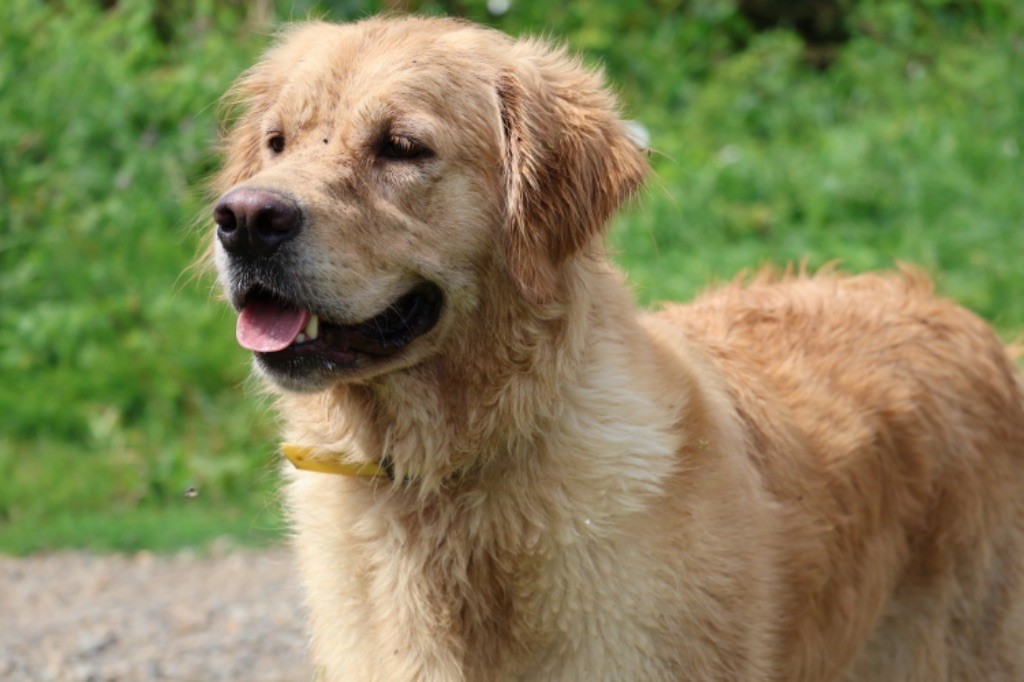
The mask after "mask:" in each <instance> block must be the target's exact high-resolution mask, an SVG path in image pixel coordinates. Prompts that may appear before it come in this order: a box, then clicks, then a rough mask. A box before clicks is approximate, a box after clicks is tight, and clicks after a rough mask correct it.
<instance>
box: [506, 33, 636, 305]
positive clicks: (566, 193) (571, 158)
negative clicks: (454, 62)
mask: <svg viewBox="0 0 1024 682" xmlns="http://www.w3.org/2000/svg"><path fill="white" fill-rule="evenodd" d="M516 48H518V49H520V50H523V51H524V52H526V53H527V56H526V57H524V58H522V59H515V60H513V61H512V63H513V64H514V65H515V66H514V67H512V68H509V69H508V70H507V71H506V72H505V73H504V74H502V76H501V78H500V81H499V83H498V96H499V100H500V106H501V119H502V127H503V132H504V145H505V155H504V157H505V158H504V173H505V194H506V199H505V208H506V216H505V232H504V236H503V238H504V250H505V255H506V262H507V263H508V267H509V271H510V273H511V275H512V277H513V279H514V280H515V282H516V284H517V286H518V287H519V289H520V291H521V292H522V293H523V295H524V296H525V297H526V298H527V299H528V300H530V301H532V302H534V303H543V302H545V301H550V300H552V299H554V298H556V297H557V295H558V292H559V289H560V286H561V282H560V279H561V270H562V268H561V267H560V266H561V265H562V264H563V263H564V262H565V261H566V259H567V258H569V257H570V256H572V255H573V254H575V253H576V252H578V251H579V250H580V249H581V248H582V247H583V246H584V245H585V244H586V243H587V242H589V241H590V240H591V239H594V238H595V237H597V236H598V235H600V234H601V233H602V231H603V228H604V225H605V224H606V223H607V222H608V219H609V218H611V216H612V214H613V213H614V212H615V210H616V209H617V208H618V207H619V205H620V204H622V202H623V201H625V200H626V199H627V198H628V197H629V196H630V195H632V194H633V192H635V191H636V190H637V189H638V188H639V187H640V186H641V185H642V184H643V180H644V177H645V176H646V174H647V168H648V166H647V160H646V158H645V155H644V153H643V150H641V149H640V148H639V146H638V145H637V144H636V143H635V142H634V141H633V140H632V139H631V138H630V136H629V134H628V133H627V132H626V129H625V127H624V126H623V124H622V122H621V121H620V120H619V118H618V116H617V115H616V106H615V99H614V97H613V96H612V95H611V94H610V93H609V92H608V91H607V90H605V88H604V87H603V84H602V78H601V75H600V74H598V73H594V72H592V71H589V70H587V69H586V68H584V67H583V65H582V64H581V63H580V62H579V60H577V59H573V58H571V57H569V56H568V55H567V54H566V52H565V51H564V50H551V49H549V48H546V47H544V46H543V45H541V44H539V43H534V42H525V43H519V44H517V45H516V46H515V48H513V49H516Z"/></svg>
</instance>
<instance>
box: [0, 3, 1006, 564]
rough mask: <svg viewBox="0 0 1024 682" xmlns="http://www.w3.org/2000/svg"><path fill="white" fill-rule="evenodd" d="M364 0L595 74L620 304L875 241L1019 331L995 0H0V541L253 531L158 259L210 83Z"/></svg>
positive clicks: (225, 318)
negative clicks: (536, 42)
mask: <svg viewBox="0 0 1024 682" xmlns="http://www.w3.org/2000/svg"><path fill="white" fill-rule="evenodd" d="M382 9H383V10H390V11H415V12H422V13H428V14H448V15H458V16H465V17H468V18H471V19H473V20H476V21H480V22H484V23H487V24H490V25H492V26H496V27H498V28H501V29H503V30H505V31H508V32H510V33H513V34H521V33H531V34H541V35H545V36H549V37H551V38H554V39H557V40H560V41H565V42H566V43H568V44H569V45H570V46H572V48H573V49H575V50H577V51H579V52H581V53H582V54H583V55H585V58H586V60H587V62H588V63H590V64H592V65H594V66H601V67H603V68H604V69H605V71H606V73H607V75H608V78H609V80H610V81H611V83H612V84H613V86H614V88H615V89H616V90H617V91H618V93H619V94H620V96H621V99H622V101H623V106H624V110H625V111H624V115H625V116H626V117H627V118H630V119H633V120H635V121H637V122H639V124H641V125H642V126H643V129H644V130H645V131H646V132H647V134H648V135H649V144H650V147H651V149H652V155H651V162H652V164H653V166H654V169H655V174H654V175H653V176H652V179H651V181H650V183H649V186H648V188H647V190H646V192H645V193H644V195H643V197H642V198H641V199H640V200H639V201H637V202H636V203H635V204H634V205H633V206H632V207H631V208H630V209H629V210H628V211H626V212H625V213H623V214H622V215H620V216H619V217H618V218H617V219H616V221H615V224H614V228H613V231H612V235H611V242H612V244H613V247H614V249H615V251H616V259H617V261H618V262H619V263H620V264H621V266H622V267H623V268H624V269H625V270H626V271H627V272H628V273H629V275H630V277H631V279H632V281H633V283H634V285H635V288H636V293H637V296H638V298H639V299H640V300H641V301H642V302H643V303H645V304H649V303H652V302H654V301H657V300H660V299H665V298H680V299H685V298H687V297H690V296H692V295H694V293H695V292H697V291H699V290H700V289H701V288H703V287H705V286H706V285H707V284H708V283H710V282H713V281H716V280H719V281H720V280H723V279H731V278H732V277H733V276H734V275H736V274H737V273H738V272H739V271H741V270H743V269H745V268H747V269H749V268H755V267H757V266H758V265H759V264H761V263H764V262H775V263H785V262H792V261H800V260H802V259H807V260H808V261H809V263H810V264H811V265H812V266H817V265H821V264H823V263H826V262H828V261H831V260H833V259H838V260H840V261H841V262H842V263H843V264H844V266H845V267H846V268H847V269H849V270H853V271H860V270H864V269H867V268H877V267H890V266H892V265H893V264H894V262H895V261H896V260H905V261H910V262H913V263H918V264H920V265H922V266H924V268H925V269H927V270H928V271H929V272H930V273H932V275H933V276H934V277H935V279H936V280H937V282H938V284H939V287H940V289H941V290H942V291H943V292H944V293H946V294H948V295H950V296H953V297H954V298H956V299H958V300H959V301H961V302H962V303H964V304H965V305H967V306H969V307H970V308H972V309H973V310H975V311H977V312H978V313H979V314H981V315H982V316H984V317H985V318H986V319H988V320H990V321H991V322H992V323H993V324H995V326H996V327H997V329H998V330H999V331H1000V333H1001V334H1002V335H1003V336H1004V338H1006V339H1008V340H1009V339H1011V338H1013V337H1014V336H1016V335H1018V334H1020V333H1021V332H1022V331H1024V296H1022V293H1024V257H1022V256H1024V230H1022V220H1024V218H1022V216H1024V164H1022V159H1021V152H1022V150H1021V147H1022V145H1024V3H1021V2H1020V1H1019V0H806V1H798V0H630V1H623V0H587V1H568V0H566V1H562V2H551V1H550V0H486V1H485V0H450V1H448V2H441V1H437V2H430V1H428V0H424V1H423V2H419V1H416V0H409V1H406V2H383V3H381V2H374V1H370V0H365V1H363V0H347V1H346V0H339V1H337V2H307V1H305V0H289V1H285V2H277V1H271V0H263V1H261V2H255V3H244V2H240V1H235V0H199V1H198V2H192V1H190V0H189V1H185V0H167V1H163V2H160V1H156V0H151V1H145V0H138V1H118V0H67V1H63V2H62V1H51V2H41V1H38V0H36V1H30V0H6V1H5V2H4V3H3V6H2V8H0V206H2V208H0V553H26V552H31V551H36V550H42V549H55V548H63V547H88V548H92V549H100V550H104V549H121V550H135V549H140V548H145V549H157V550H163V549H173V548H177V547H182V546H190V545H202V544H204V543H207V542H209V541H210V540H211V539H213V538H217V537H223V536H227V537H230V538H233V541H237V542H242V543H257V544H259V543H266V542H268V541H272V540H273V539H274V538H276V537H279V535H280V533H281V522H280V517H279V513H278V510H277V501H276V499H275V497H274V493H273V490H274V484H275V473H274V471H275V466H274V465H275V462H276V455H275V445H276V438H275V428H274V420H273V416H272V414H271V413H270V412H269V410H268V409H267V408H266V406H264V405H262V404H261V399H260V398H259V393H258V390H257V389H256V388H255V387H254V386H253V385H252V384H251V383H249V382H247V380H246V378H245V377H246V376H247V373H248V358H247V355H246V353H245V352H243V351H242V350H240V349H239V348H237V347H236V345H235V342H234V333H233V328H234V316H233V315H232V314H231V313H230V311H229V310H228V309H227V306H226V305H224V304H222V303H220V302H218V300H217V296H216V294H215V292H214V289H213V282H212V279H211V278H208V277H202V276H199V277H196V276H193V274H191V273H190V272H189V271H188V268H189V264H190V262H192V261H193V259H194V258H195V254H196V253H197V251H198V250H199V248H200V244H201V242H202V239H203V237H202V234H201V231H205V230H206V228H207V222H208V219H207V214H208V209H207V208H205V206H206V202H207V201H208V197H206V196H205V192H204V188H203V181H204V178H206V177H207V176H208V175H209V174H210V173H211V172H212V171H213V170H214V169H215V168H216V165H217V159H216V155H215V153H214V151H213V150H214V141H215V139H216V135H217V128H218V120H217V112H218V105H217V102H218V97H219V96H220V94H221V93H222V92H223V91H224V90H225V89H226V88H227V87H228V85H229V84H230V83H231V82H232V80H233V79H234V78H235V77H237V75H238V74H239V73H240V72H241V71H242V70H243V69H244V68H245V67H246V66H248V65H249V64H251V63H252V62H253V60H254V59H255V58H256V57H257V55H258V54H259V53H260V52H261V51H262V50H263V49H264V48H265V47H266V46H267V45H268V44H269V42H270V40H271V37H272V35H273V32H274V27H275V26H276V25H277V24H279V23H280V22H283V21H288V20H297V19H303V18H306V17H311V16H312V17H325V18H329V19H337V20H349V19H356V18H359V17H363V16H367V15H369V14H372V13H375V12H378V11H380V10H382ZM190 488H192V489H193V490H192V491H191V492H188V493H186V491H188V490H189V489H190Z"/></svg>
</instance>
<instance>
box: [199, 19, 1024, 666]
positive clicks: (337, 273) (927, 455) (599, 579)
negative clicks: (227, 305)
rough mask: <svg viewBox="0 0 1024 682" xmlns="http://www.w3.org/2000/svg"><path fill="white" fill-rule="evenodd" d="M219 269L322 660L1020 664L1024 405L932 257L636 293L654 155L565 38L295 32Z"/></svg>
mask: <svg viewBox="0 0 1024 682" xmlns="http://www.w3.org/2000/svg"><path fill="white" fill-rule="evenodd" d="M231 97H232V101H233V102H234V103H235V106H236V109H235V111H236V117H237V121H236V122H235V123H234V124H233V125H232V126H231V127H230V129H229V130H228V131H227V132H226V134H225V140H224V149H225V157H226V158H225V163H224V166H223V169H222V170H221V172H220V174H219V176H218V177H217V179H216V191H217V192H219V193H221V197H220V199H219V200H218V202H217V204H216V207H215V209H214V219H215V222H216V237H215V238H214V240H213V241H214V247H213V251H212V254H213V255H212V257H213V259H214V261H215V263H216V266H217V269H218V271H219V276H220V280H221V282H222V283H223V286H224V288H225V290H226V293H227V297H228V298H229V300H230V301H231V303H232V304H233V305H234V307H235V308H236V309H237V310H238V311H239V316H238V326H237V335H238V340H239V342H240V343H241V345H242V346H244V347H245V348H248V349H250V350H252V351H253V352H254V354H255V366H256V368H257V371H258V372H259V374H261V375H262V376H263V377H265V378H266V379H267V380H268V384H269V385H270V386H271V387H272V390H273V391H274V392H275V393H276V394H277V395H278V406H279V408H280V412H281V414H282V415H283V420H284V427H283V428H284V440H285V442H286V443H287V445H286V446H285V453H286V454H288V455H289V456H290V457H291V458H292V459H293V460H294V462H295V464H296V466H297V467H298V468H295V467H293V466H292V465H290V464H286V465H285V471H286V472H285V476H286V478H287V502H288V510H289V515H290V522H291V524H292V528H293V530H294V542H295V546H296V549H297V553H298V559H299V566H300V572H301V576H302V579H303V581H304V584H305V589H306V594H307V595H308V607H309V612H310V618H311V635H312V655H313V657H314V659H315V662H316V665H317V666H318V671H319V672H318V674H319V676H320V678H321V679H327V680H380V681H382V682H394V681H399V680H428V681H430V680H439V681H440V680H444V681H448V680H485V681H500V680H588V681H592V680H602V681H603V680H641V681H651V680H807V681H814V682H821V681H824V680H867V681H871V682H878V681H879V680H921V681H927V682H939V681H941V680H965V681H967V680H969V681H983V680H984V681H990V682H991V681H995V680H1024V509H1022V506H1024V395H1022V394H1024V390H1022V382H1021V377H1020V373H1019V371H1018V369H1017V368H1016V367H1015V365H1014V364H1013V362H1012V360H1011V358H1010V357H1009V354H1008V353H1007V351H1006V350H1005V349H1004V347H1003V346H1002V345H1001V343H1000V342H999V340H998V339H997V338H996V336H995V334H994V333H993V332H992V331H991V330H990V329H989V328H988V327H987V326H986V325H985V324H984V323H983V322H981V321H980V320H979V319H978V318H977V317H975V316H974V315H972V314H971V313H969V312H967V311H965V310H963V309H961V308H959V307H957V306H956V305H954V304H953V303H951V302H948V301H946V300H943V299H941V298H939V297H937V296H935V295H934V294H933V293H932V291H931V288H930V285H929V284H928V281H927V279H926V278H925V277H924V276H922V275H920V274H916V273H915V272H913V271H910V270H906V271H904V272H902V273H895V274H878V275H859V276H842V275H840V274H838V273H835V272H832V271H826V272H819V273H818V274H816V275H813V276H812V275H808V274H806V273H802V272H795V273H794V272H791V273H789V274H782V275H768V274H763V275H760V276H757V277H754V278H752V279H751V280H749V281H746V282H741V283H735V284H732V285H730V286H726V287H724V288H721V289H719V290H717V291H714V292H712V293H709V294H706V295H704V296H703V297H701V298H700V299H699V300H698V301H697V302H695V303H692V304H690V305H666V306H665V307H663V308H662V309H661V310H660V311H658V312H644V311H641V310H638V309H637V308H636V307H635V306H634V304H633V302H632V300H631V296H630V294H629V292H628V290H627V288H626V286H625V285H624V283H623V280H622V277H621V276H620V275H619V274H618V272H617V271H616V269H615V268H614V267H613V266H612V265H611V264H610V263H609V260H608V257H607V254H606V250H605V247H604V238H603V231H604V228H605V226H606V223H607V222H608V219H609V217H610V216H611V215H612V214H613V213H614V212H615V210H616V208H617V207H618V206H619V205H620V204H621V203H622V202H623V201H624V200H626V199H627V198H629V197H630V196H631V195H632V194H634V193H635V192H636V190H637V189H638V188H639V187H640V186H641V184H642V183H643V181H644V176H645V174H646V172H647V163H646V158H645V154H644V153H643V151H642V150H641V149H639V148H638V147H637V146H636V145H635V144H634V142H633V141H632V139H631V138H630V136H629V135H628V133H627V131H626V129H625V128H624V126H623V124H622V123H621V122H620V120H619V119H618V117H617V115H616V111H615V102H614V99H613V97H612V96H611V95H610V94H609V93H608V91H607V90H606V89H605V87H604V85H603V84H602V80H601V77H600V76H599V75H597V74H595V73H593V72H591V71H588V70H587V69H585V68H584V67H583V66H582V65H581V64H580V62H579V60H577V59H575V58H573V57H571V56H570V55H568V54H567V53H566V52H565V51H564V50H562V49H558V48H553V47H551V46H550V45H548V44H546V43H545V42H543V41H538V40H515V39H512V38H509V37H508V36H505V35H503V34H501V33H499V32H497V31H494V30H490V29H486V28H481V27H478V26H475V25H472V24H469V23H465V22H460V21H455V20H446V19H424V18H392V19H369V20H366V21H363V22H360V23H357V24H353V25H341V26H339V25H331V24H327V23H318V22H311V23H304V24H300V25H296V26H293V27H291V28H288V29H287V30H285V31H284V32H283V34H282V36H281V37H280V40H279V41H278V42H277V44H276V46H274V47H273V48H272V49H271V50H270V51H269V52H268V53H267V54H266V56H265V57H264V58H263V59H262V60H261V61H260V62H259V63H258V64H257V65H256V66H255V67H253V68H252V69H251V70H250V71H248V72H247V73H246V74H245V75H244V76H243V77H242V78H241V80H240V81H239V83H238V84H237V86H236V87H235V89H234V90H233V95H232V96H231Z"/></svg>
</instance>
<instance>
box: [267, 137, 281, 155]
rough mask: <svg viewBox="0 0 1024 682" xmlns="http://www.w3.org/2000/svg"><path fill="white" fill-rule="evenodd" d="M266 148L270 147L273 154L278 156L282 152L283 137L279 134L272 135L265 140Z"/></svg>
mask: <svg viewBox="0 0 1024 682" xmlns="http://www.w3.org/2000/svg"><path fill="white" fill-rule="evenodd" d="M267 146H268V147H270V148H271V149H272V150H273V151H274V153H275V154H280V153H281V152H282V151H284V135H282V134H281V133H274V134H273V135H271V136H270V137H268V138H267Z"/></svg>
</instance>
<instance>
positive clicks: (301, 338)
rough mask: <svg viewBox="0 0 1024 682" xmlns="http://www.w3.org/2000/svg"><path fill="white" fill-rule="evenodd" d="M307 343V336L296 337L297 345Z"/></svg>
mask: <svg viewBox="0 0 1024 682" xmlns="http://www.w3.org/2000/svg"><path fill="white" fill-rule="evenodd" d="M305 342H306V335H305V334H302V333H300V334H299V335H298V336H296V337H295V343H305Z"/></svg>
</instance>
